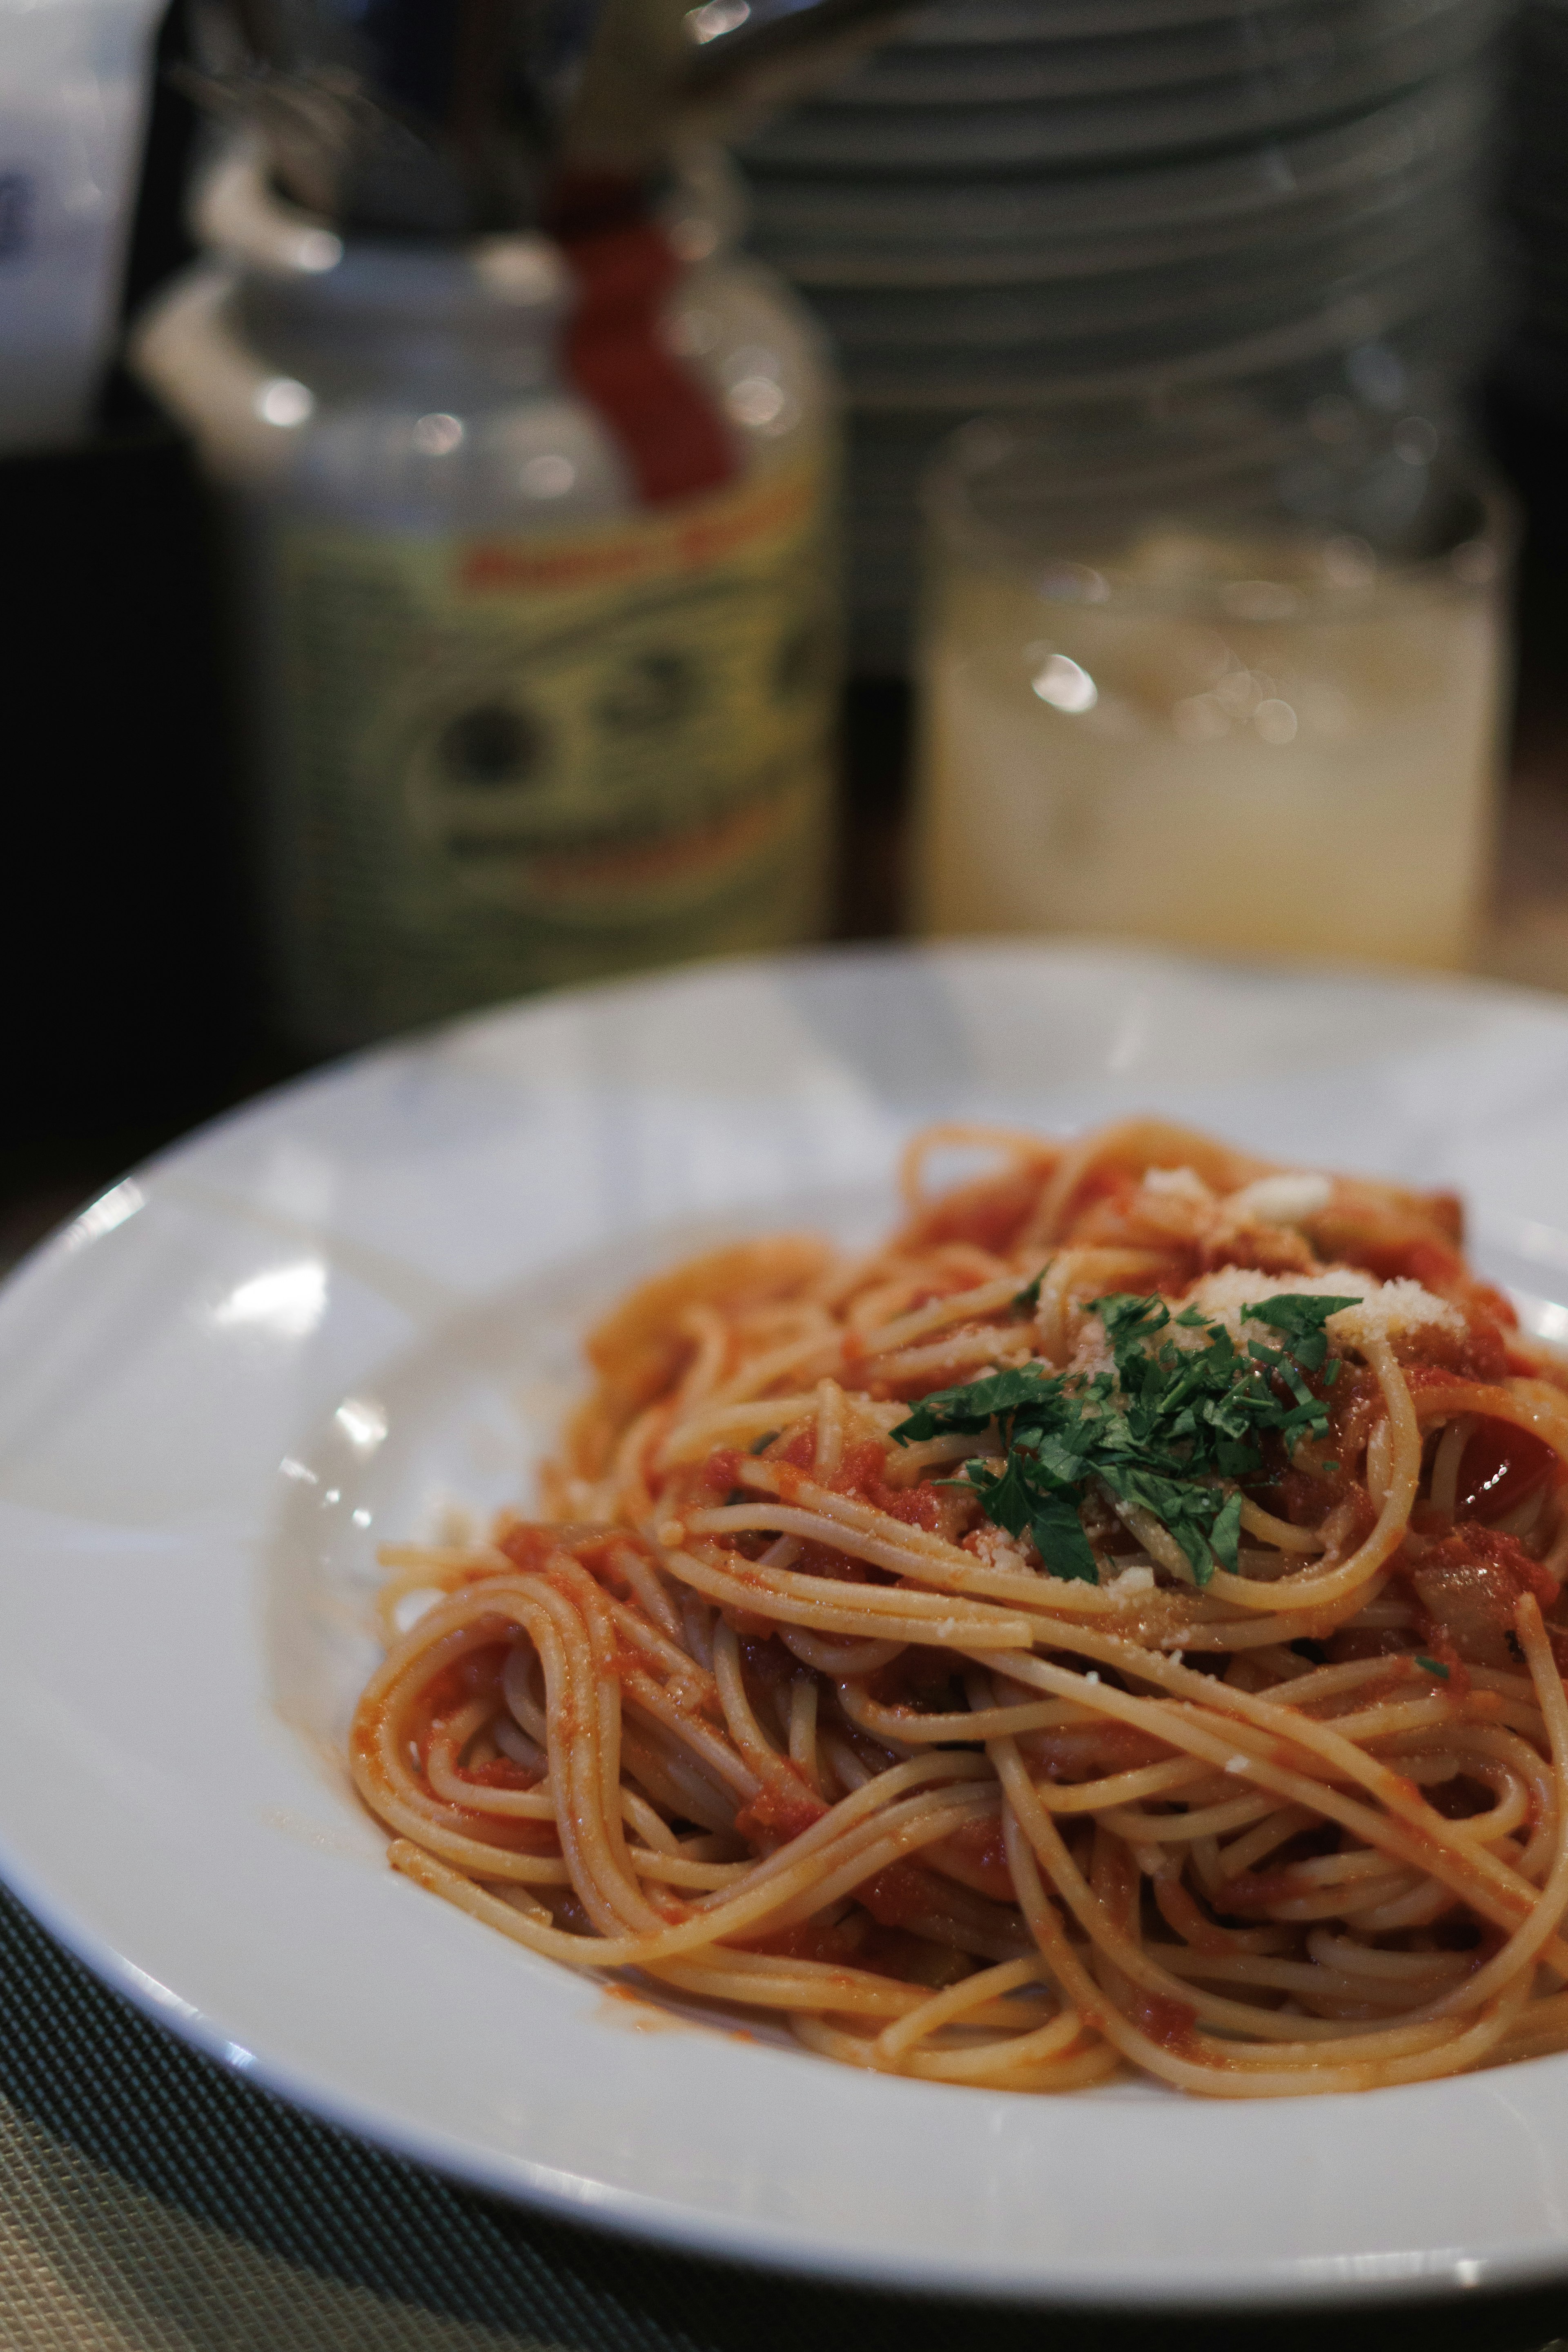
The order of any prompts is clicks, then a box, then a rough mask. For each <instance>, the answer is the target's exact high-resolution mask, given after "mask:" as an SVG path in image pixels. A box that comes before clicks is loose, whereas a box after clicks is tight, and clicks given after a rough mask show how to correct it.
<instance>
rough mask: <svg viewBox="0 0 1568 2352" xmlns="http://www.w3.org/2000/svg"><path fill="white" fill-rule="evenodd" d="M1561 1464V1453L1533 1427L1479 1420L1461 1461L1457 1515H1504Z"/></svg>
mask: <svg viewBox="0 0 1568 2352" xmlns="http://www.w3.org/2000/svg"><path fill="white" fill-rule="evenodd" d="M1558 1466H1559V1464H1558V1456H1557V1455H1556V1454H1555V1453H1554V1452H1553V1451H1552V1447H1551V1446H1550V1445H1548V1444H1546V1442H1545V1440H1544V1439H1543V1438H1540V1437H1537V1436H1536V1435H1535V1434H1534V1433H1533V1431H1531V1430H1528V1429H1516V1428H1515V1427H1514V1426H1513V1424H1512V1423H1510V1422H1506V1421H1481V1422H1479V1423H1478V1424H1477V1427H1476V1432H1475V1434H1474V1436H1473V1437H1472V1438H1471V1439H1470V1442H1469V1444H1468V1445H1467V1446H1466V1448H1465V1451H1464V1455H1463V1458H1462V1459H1461V1461H1460V1464H1459V1477H1458V1487H1457V1490H1456V1495H1455V1517H1457V1518H1461V1519H1473V1518H1475V1517H1478V1515H1479V1514H1480V1513H1481V1512H1482V1511H1483V1510H1484V1513H1485V1516H1486V1517H1488V1518H1498V1519H1500V1518H1506V1517H1507V1516H1508V1514H1509V1512H1510V1511H1511V1510H1514V1509H1515V1508H1516V1507H1518V1505H1519V1504H1521V1503H1522V1502H1523V1501H1524V1499H1525V1496H1527V1495H1531V1494H1533V1493H1534V1491H1535V1489H1536V1488H1537V1487H1538V1486H1541V1485H1542V1483H1543V1482H1544V1481H1545V1480H1546V1479H1547V1478H1548V1477H1550V1476H1551V1475H1552V1472H1553V1471H1554V1470H1556V1469H1557V1468H1558Z"/></svg>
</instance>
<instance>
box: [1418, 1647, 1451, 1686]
mask: <svg viewBox="0 0 1568 2352" xmlns="http://www.w3.org/2000/svg"><path fill="white" fill-rule="evenodd" d="M1415 1663H1416V1664H1417V1665H1418V1666H1425V1667H1426V1671H1427V1673H1428V1674H1429V1675H1439V1676H1441V1678H1442V1680H1443V1681H1444V1682H1447V1679H1448V1669H1447V1666H1444V1665H1439V1664H1438V1663H1437V1660H1436V1658H1426V1657H1423V1656H1422V1654H1421V1653H1420V1651H1419V1650H1417V1651H1416V1653H1415Z"/></svg>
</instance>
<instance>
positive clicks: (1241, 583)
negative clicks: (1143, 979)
mask: <svg viewBox="0 0 1568 2352" xmlns="http://www.w3.org/2000/svg"><path fill="white" fill-rule="evenodd" d="M1312 422H1314V423H1315V425H1316V428H1317V429H1316V433H1315V434H1314V433H1313V431H1312V429H1311V424H1309V426H1308V428H1307V429H1306V430H1304V431H1292V430H1290V429H1289V428H1288V427H1286V426H1284V425H1274V426H1270V425H1268V424H1267V423H1265V422H1262V421H1260V420H1258V419H1257V418H1254V419H1253V420H1252V421H1251V425H1250V429H1246V427H1245V426H1244V423H1243V420H1240V419H1238V418H1237V415H1235V413H1234V412H1232V411H1230V410H1228V409H1225V408H1219V409H1215V410H1214V411H1211V412H1207V413H1204V412H1199V413H1197V414H1194V415H1189V416H1186V417H1183V418H1180V419H1172V418H1166V419H1164V420H1152V419H1150V418H1149V417H1147V416H1145V415H1136V416H1133V417H1130V418H1127V419H1123V420H1120V421H1119V420H1117V419H1116V418H1115V417H1114V416H1108V415H1105V414H1104V413H1103V412H1100V413H1097V414H1096V415H1094V417H1093V418H1092V419H1083V420H1079V430H1078V431H1077V432H1076V433H1069V432H1068V431H1067V430H1066V429H1065V428H1064V426H1063V425H1061V424H1060V423H1059V422H1058V427H1057V429H1056V431H1055V432H1054V433H1053V434H1045V433H1041V432H1038V431H1036V432H1033V433H1028V432H1024V431H1020V430H1018V429H1016V428H1013V427H1009V426H1007V425H996V424H988V423H982V424H978V425H973V426H971V427H969V428H968V429H967V430H966V431H965V432H963V434H961V435H960V436H958V437H957V440H956V441H955V443H954V445H953V446H952V449H951V451H950V452H949V453H948V455H947V456H946V457H944V459H943V460H942V462H941V463H940V464H939V466H938V467H936V469H935V470H934V472H933V474H932V476H931V479H930V481H929V484H928V496H927V520H928V531H929V572H928V583H927V587H928V595H927V606H926V612H925V616H924V624H923V629H922V635H921V658H920V670H921V719H920V735H921V750H920V762H919V776H918V784H917V807H916V822H915V836H914V842H913V849H912V882H913V901H914V913H915V919H916V923H917V926H918V928H919V929H921V930H924V931H926V932H934V933H952V932H960V933H962V932H971V933H973V932H1026V933H1041V932H1052V931H1076V932H1093V933H1099V934H1102V935H1106V934H1109V935H1113V936H1121V937H1124V938H1136V939H1142V940H1162V941H1166V942H1169V943H1171V944H1173V945H1177V946H1182V947H1188V948H1197V949H1202V950H1209V951H1215V952H1219V953H1221V954H1248V955H1251V954H1264V955H1276V956H1292V955H1300V956H1334V957H1343V958H1348V959H1351V960H1353V961H1363V962H1377V963H1413V964H1423V965H1428V966H1436V967H1448V968H1463V967H1464V966H1466V965H1467V964H1468V963H1469V962H1470V961H1472V959H1473V958H1474V956H1475V954H1476V951H1477V949H1478V946H1479V929H1480V923H1481V919H1482V916H1483V912H1484V907H1485V901H1486V897H1487V892H1488V888H1489V882H1490V878H1491V856H1492V835H1493V825H1494V819H1495V811H1496V802H1497V789H1498V783H1499V779H1500V764H1501V754H1502V725H1503V719H1504V702H1505V697H1506V691H1507V687H1508V684H1509V677H1508V667H1509V666H1508V660H1507V655H1506V650H1505V648H1506V642H1507V640H1506V634H1505V627H1506V610H1505V599H1506V588H1507V575H1508V567H1509V558H1510V551H1511V538H1512V532H1511V521H1510V510H1509V509H1508V508H1507V507H1506V505H1505V504H1504V502H1503V501H1502V500H1501V499H1500V496H1499V494H1498V493H1497V492H1496V491H1495V490H1494V489H1492V488H1490V487H1489V485H1488V484H1487V483H1486V482H1485V481H1483V480H1479V479H1478V478H1477V477H1476V475H1475V473H1474V470H1473V468H1472V467H1470V466H1469V465H1468V463H1466V462H1465V461H1464V460H1462V459H1461V458H1460V457H1458V455H1457V454H1456V453H1455V451H1454V450H1452V449H1451V448H1450V447H1449V446H1447V445H1446V443H1445V442H1444V440H1443V437H1442V436H1440V435H1439V433H1438V431H1437V429H1436V426H1435V425H1433V424H1432V423H1431V421H1430V420H1429V419H1426V418H1425V417H1421V416H1418V415H1412V416H1408V417H1406V418H1405V419H1403V420H1401V421H1400V423H1399V424H1398V425H1395V426H1394V428H1393V429H1392V430H1390V429H1389V427H1388V425H1386V422H1385V421H1384V420H1382V419H1379V418H1370V417H1366V416H1358V415H1356V414H1355V412H1354V411H1353V410H1352V409H1350V407H1349V404H1344V403H1342V404H1340V405H1339V407H1337V408H1334V409H1331V410H1327V411H1324V410H1320V412H1319V413H1318V415H1317V416H1316V418H1315V419H1314V420H1312Z"/></svg>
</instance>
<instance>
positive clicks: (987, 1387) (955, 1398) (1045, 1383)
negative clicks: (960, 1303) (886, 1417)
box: [893, 1364, 1060, 1445]
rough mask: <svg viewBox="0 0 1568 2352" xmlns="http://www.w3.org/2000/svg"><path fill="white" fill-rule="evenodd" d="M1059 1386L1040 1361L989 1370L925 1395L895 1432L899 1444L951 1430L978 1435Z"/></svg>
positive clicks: (913, 1441)
mask: <svg viewBox="0 0 1568 2352" xmlns="http://www.w3.org/2000/svg"><path fill="white" fill-rule="evenodd" d="M1059 1386H1060V1381H1058V1378H1057V1376H1056V1375H1055V1374H1054V1373H1051V1372H1047V1370H1045V1369H1044V1367H1043V1366H1042V1365H1039V1364H1020V1365H1019V1366H1018V1368H1017V1370H1016V1371H1010V1372H990V1373H988V1374H987V1375H986V1377H985V1378H984V1380H978V1381H965V1382H963V1385H962V1386H961V1387H958V1388H952V1389H938V1390H937V1391H936V1393H935V1394H934V1395H933V1396H928V1397H922V1398H921V1402H920V1403H919V1404H917V1405H916V1407H915V1409H914V1411H913V1412H911V1413H910V1416H909V1418H908V1420H907V1421H900V1423H899V1425H898V1427H897V1428H896V1429H895V1430H894V1431H893V1435H894V1437H895V1438H896V1439H897V1440H898V1442H899V1444H900V1445H909V1444H916V1443H918V1442H919V1440H920V1439H921V1438H923V1437H945V1436H947V1435H948V1434H949V1433H950V1432H951V1433H956V1434H957V1435H959V1436H961V1437H965V1436H978V1435H979V1433H980V1432H981V1431H982V1430H983V1429H984V1428H985V1427H986V1426H987V1424H988V1423H990V1422H992V1421H994V1420H996V1419H998V1418H999V1417H1000V1416H1002V1415H1003V1414H1005V1413H1011V1412H1014V1411H1016V1408H1017V1407H1018V1406H1019V1405H1021V1404H1033V1403H1036V1402H1038V1401H1039V1400H1040V1398H1041V1397H1042V1396H1043V1395H1044V1394H1045V1393H1046V1392H1047V1391H1049V1390H1051V1389H1053V1388H1057V1387H1059Z"/></svg>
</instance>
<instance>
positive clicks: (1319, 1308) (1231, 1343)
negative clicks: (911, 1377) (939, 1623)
mask: <svg viewBox="0 0 1568 2352" xmlns="http://www.w3.org/2000/svg"><path fill="white" fill-rule="evenodd" d="M1020 1296H1022V1294H1020ZM1093 1304H1094V1307H1095V1310H1096V1311H1097V1312H1098V1314H1099V1315H1100V1319H1101V1321H1102V1322H1103V1323H1104V1325H1105V1330H1106V1336H1107V1338H1108V1339H1109V1340H1110V1351H1111V1356H1112V1358H1113V1360H1114V1362H1115V1365H1116V1370H1115V1371H1114V1373H1111V1372H1095V1373H1091V1374H1087V1375H1084V1374H1079V1375H1073V1374H1069V1373H1062V1372H1052V1371H1048V1370H1047V1369H1046V1367H1045V1366H1044V1365H1043V1364H1021V1365H1018V1366H1017V1367H1016V1368H1014V1369H1012V1370H1007V1371H999V1372H988V1373H986V1374H984V1376H983V1377H982V1378H981V1379H979V1380H977V1381H964V1382H963V1383H962V1384H961V1385H960V1386H958V1387H956V1388H950V1389H941V1390H939V1391H937V1392H936V1393H935V1394H934V1395H932V1396H928V1397H925V1398H922V1399H921V1402H920V1403H919V1404H917V1405H916V1406H915V1408H914V1410H913V1411H912V1412H910V1414H909V1416H908V1418H907V1419H906V1420H904V1421H901V1422H900V1423H899V1424H898V1426H897V1428H895V1429H894V1430H893V1432H892V1436H893V1438H894V1439H895V1441H896V1442H897V1443H898V1444H900V1445H907V1444H912V1443H916V1442H918V1441H920V1440H921V1439H922V1438H930V1437H940V1436H945V1435H947V1434H949V1433H952V1434H955V1435H958V1436H978V1435H979V1434H980V1433H981V1432H982V1431H984V1430H986V1429H989V1428H990V1427H991V1425H992V1424H993V1423H994V1424H995V1427H996V1433H997V1436H998V1438H999V1440H1000V1442H1001V1449H1002V1451H1001V1455H1000V1458H999V1459H998V1458H997V1457H995V1456H987V1457H984V1458H981V1459H977V1460H975V1461H972V1462H966V1463H965V1464H964V1465H963V1477H962V1478H961V1479H956V1480H954V1481H953V1484H954V1485H957V1486H968V1487H969V1488H970V1489H971V1490H972V1491H973V1493H974V1494H975V1495H976V1496H978V1498H979V1500H980V1504H981V1507H982V1508H983V1509H984V1513H985V1516H986V1517H987V1518H988V1519H990V1520H991V1521H992V1522H993V1524H994V1526H996V1527H999V1528H1005V1530H1006V1531H1007V1533H1008V1534H1009V1535H1014V1536H1028V1537H1031V1538H1033V1540H1034V1543H1035V1546H1036V1549H1037V1551H1038V1552H1039V1555H1040V1558H1041V1559H1042V1560H1043V1561H1044V1562H1045V1564H1046V1567H1047V1569H1048V1570H1049V1571H1050V1573H1051V1574H1052V1575H1053V1576H1061V1577H1069V1578H1079V1579H1081V1580H1083V1581H1084V1582H1086V1583H1089V1584H1093V1583H1097V1582H1098V1581H1099V1571H1098V1570H1097V1567H1096V1564H1095V1558H1094V1553H1093V1550H1092V1549H1091V1548H1090V1545H1089V1538H1088V1537H1087V1536H1086V1535H1085V1533H1084V1530H1083V1522H1082V1518H1081V1516H1080V1507H1081V1505H1082V1504H1083V1503H1084V1501H1085V1500H1086V1499H1087V1498H1088V1496H1089V1494H1090V1493H1091V1492H1092V1491H1093V1490H1094V1489H1095V1488H1096V1487H1099V1488H1100V1489H1101V1490H1103V1491H1104V1492H1105V1493H1107V1494H1109V1495H1110V1496H1111V1497H1112V1498H1113V1500H1115V1501H1116V1502H1118V1503H1121V1504H1123V1505H1128V1506H1134V1507H1137V1508H1139V1509H1141V1510H1144V1511H1147V1512H1148V1513H1149V1514H1150V1515H1151V1517H1153V1518H1155V1519H1157V1520H1158V1521H1159V1523H1160V1525H1161V1526H1162V1527H1163V1528H1165V1530H1166V1531H1167V1533H1168V1534H1169V1535H1170V1536H1171V1537H1172V1538H1173V1540H1174V1541H1175V1543H1176V1544H1177V1546H1178V1547H1179V1549H1180V1550H1181V1552H1182V1555H1183V1558H1184V1559H1185V1560H1186V1562H1187V1565H1188V1567H1189V1568H1190V1569H1191V1570H1192V1574H1193V1581H1194V1583H1195V1584H1199V1585H1204V1584H1206V1583H1207V1582H1208V1581H1209V1579H1210V1578H1211V1577H1212V1576H1213V1574H1214V1572H1215V1569H1216V1568H1223V1569H1226V1570H1231V1571H1232V1572H1234V1570H1235V1568H1236V1561H1237V1543H1238V1542H1239V1539H1240V1535H1241V1495H1240V1492H1239V1490H1238V1488H1237V1486H1236V1484H1235V1482H1236V1481H1237V1480H1238V1479H1243V1478H1252V1477H1257V1476H1258V1475H1260V1474H1261V1472H1262V1471H1263V1468H1264V1459H1263V1454H1262V1451H1261V1447H1260V1444H1259V1440H1260V1439H1261V1438H1262V1437H1264V1436H1265V1435H1266V1434H1268V1433H1278V1435H1279V1437H1280V1438H1281V1439H1282V1440H1283V1441H1284V1443H1285V1444H1287V1446H1289V1445H1291V1444H1295V1443H1296V1442H1297V1441H1298V1440H1299V1439H1300V1438H1302V1437H1305V1436H1311V1437H1322V1436H1325V1435H1326V1434H1327V1433H1328V1426H1329V1416H1328V1407H1327V1405H1326V1404H1325V1403H1324V1402H1323V1400H1322V1399H1321V1397H1319V1396H1316V1395H1314V1394H1313V1392H1312V1391H1311V1390H1310V1388H1309V1387H1308V1385H1307V1383H1306V1381H1305V1380H1304V1379H1303V1377H1302V1374H1303V1372H1321V1373H1322V1375H1323V1383H1324V1385H1325V1386H1327V1385H1329V1383H1330V1380H1331V1374H1332V1372H1333V1371H1335V1370H1338V1366H1337V1363H1336V1364H1335V1365H1333V1366H1331V1367H1328V1368H1327V1369H1325V1366H1324V1359H1325V1357H1326V1356H1327V1353H1328V1336H1327V1333H1326V1332H1325V1330H1324V1328H1323V1326H1324V1324H1325V1323H1326V1322H1327V1320H1328V1318H1329V1317H1330V1316H1331V1315H1333V1314H1336V1313H1337V1312H1338V1310H1339V1309H1340V1308H1341V1307H1353V1306H1355V1305H1356V1304H1357V1301H1356V1300H1355V1299H1353V1298H1313V1297H1304V1296H1293V1297H1284V1298H1269V1299H1265V1300H1263V1301H1262V1302H1260V1303H1259V1304H1258V1306H1256V1307H1245V1308H1244V1309H1243V1310H1242V1311H1243V1318H1244V1319H1251V1320H1253V1321H1257V1322H1260V1323H1264V1324H1266V1325H1267V1326H1268V1328H1269V1329H1270V1330H1272V1331H1276V1332H1278V1333H1279V1336H1280V1338H1281V1340H1282V1341H1283V1343H1284V1344H1283V1345H1282V1346H1280V1347H1278V1348H1271V1347H1268V1346H1266V1345H1265V1344H1264V1343H1263V1342H1262V1341H1260V1340H1251V1341H1249V1342H1248V1343H1247V1347H1246V1348H1245V1349H1242V1348H1239V1347H1238V1346H1237V1343H1236V1341H1235V1339H1233V1338H1232V1337H1231V1335H1230V1333H1229V1331H1228V1330H1227V1329H1226V1327H1225V1325H1224V1324H1223V1323H1213V1322H1209V1321H1208V1320H1206V1318H1205V1317H1204V1316H1203V1315H1202V1314H1200V1313H1199V1312H1198V1311H1197V1310H1196V1309H1195V1308H1194V1307H1189V1308H1188V1309H1187V1310H1186V1312H1185V1313H1184V1314H1182V1315H1179V1316H1177V1317H1176V1318H1175V1323H1176V1326H1177V1328H1181V1329H1184V1330H1190V1331H1195V1332H1199V1333H1201V1334H1202V1335H1203V1342H1204V1344H1202V1345H1189V1346H1186V1347H1182V1346H1178V1345H1177V1344H1176V1342H1175V1341H1174V1340H1173V1339H1162V1337H1161V1334H1162V1333H1163V1332H1164V1331H1165V1330H1166V1329H1167V1328H1168V1327H1169V1326H1170V1325H1171V1321H1172V1318H1171V1310H1170V1308H1169V1307H1168V1306H1167V1305H1166V1303H1165V1301H1164V1300H1163V1298H1160V1297H1137V1296H1135V1295H1133V1294H1131V1293H1129V1292H1117V1293H1114V1294H1112V1295H1111V1296H1110V1297H1105V1298H1097V1299H1096V1300H1095V1301H1094V1302H1093ZM1281 1391H1284V1393H1283V1394H1281Z"/></svg>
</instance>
